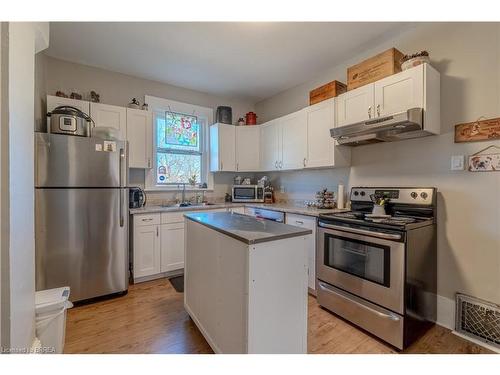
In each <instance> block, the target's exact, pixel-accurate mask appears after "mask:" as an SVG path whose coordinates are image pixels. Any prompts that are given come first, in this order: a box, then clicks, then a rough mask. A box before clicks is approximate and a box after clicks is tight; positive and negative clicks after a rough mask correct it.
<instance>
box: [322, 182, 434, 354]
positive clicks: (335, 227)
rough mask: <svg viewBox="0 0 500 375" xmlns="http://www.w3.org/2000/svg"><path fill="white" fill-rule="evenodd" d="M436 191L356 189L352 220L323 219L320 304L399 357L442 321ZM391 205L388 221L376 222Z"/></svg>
mask: <svg viewBox="0 0 500 375" xmlns="http://www.w3.org/2000/svg"><path fill="white" fill-rule="evenodd" d="M436 195H437V194H436V189H435V188H387V187H381V188H374V187H354V188H352V189H351V196H350V198H351V210H352V211H350V212H343V213H335V214H324V215H320V217H319V224H318V233H317V235H318V241H317V249H316V253H317V254H316V259H317V281H316V282H317V288H316V289H317V291H318V296H317V298H318V303H319V304H320V305H321V306H323V307H325V308H327V309H328V310H330V311H332V312H334V313H336V314H337V315H340V316H341V317H343V318H344V319H346V320H349V321H351V322H352V323H354V324H356V325H358V326H360V327H361V328H363V329H365V330H366V331H368V332H370V333H372V334H374V335H376V336H378V337H380V338H381V339H383V340H384V341H386V342H388V343H390V344H391V345H393V346H395V347H396V348H398V349H404V348H406V347H407V346H408V345H410V344H411V343H412V342H413V341H415V339H417V338H418V337H419V336H421V335H422V334H423V333H424V332H425V331H426V330H427V329H428V328H429V327H430V326H431V325H432V324H433V322H434V321H435V319H436V263H437V262H436V223H435V215H436ZM380 197H385V198H386V199H385V200H386V201H388V203H387V204H386V206H385V207H386V213H387V216H386V217H381V216H378V217H375V216H372V215H371V213H372V210H373V206H374V203H373V202H372V201H373V200H375V199H376V198H380Z"/></svg>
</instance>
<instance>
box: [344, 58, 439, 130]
mask: <svg viewBox="0 0 500 375" xmlns="http://www.w3.org/2000/svg"><path fill="white" fill-rule="evenodd" d="M440 91H441V84H440V75H439V72H438V71H437V70H436V69H434V68H433V67H432V66H430V65H429V64H421V65H419V66H416V67H414V68H411V69H408V70H405V71H402V72H400V73H397V74H394V75H391V76H389V77H386V78H383V79H381V80H379V81H377V82H374V83H370V84H368V85H365V86H362V87H359V88H357V89H355V90H352V91H348V92H346V93H345V94H342V95H339V96H338V97H337V105H336V109H337V123H336V126H337V127H339V126H344V125H350V124H354V123H356V122H361V121H366V120H370V119H377V118H379V117H383V116H389V115H394V114H396V113H399V112H404V111H407V110H408V109H411V108H422V109H423V110H424V130H425V131H427V132H429V133H433V134H439V133H440V123H441V121H440V120H441V119H440V116H441V111H440V106H441V104H440V103H441V102H440V95H441V94H440Z"/></svg>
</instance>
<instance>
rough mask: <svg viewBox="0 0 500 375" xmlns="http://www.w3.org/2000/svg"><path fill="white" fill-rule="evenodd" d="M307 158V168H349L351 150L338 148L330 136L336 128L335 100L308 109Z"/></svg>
mask: <svg viewBox="0 0 500 375" xmlns="http://www.w3.org/2000/svg"><path fill="white" fill-rule="evenodd" d="M306 113H307V158H306V165H305V167H306V168H324V167H338V166H347V165H350V162H351V149H350V148H349V147H345V146H337V145H336V144H335V141H334V140H333V138H332V137H331V136H330V129H331V128H334V127H335V99H329V100H325V101H323V102H321V103H318V104H315V105H312V106H310V107H308V108H306Z"/></svg>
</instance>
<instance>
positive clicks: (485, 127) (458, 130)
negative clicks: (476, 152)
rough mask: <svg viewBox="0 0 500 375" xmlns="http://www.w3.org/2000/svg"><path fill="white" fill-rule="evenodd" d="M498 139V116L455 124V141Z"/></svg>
mask: <svg viewBox="0 0 500 375" xmlns="http://www.w3.org/2000/svg"><path fill="white" fill-rule="evenodd" d="M494 139H500V117H497V118H492V119H484V120H477V121H474V122H468V123H466V124H458V125H455V143H461V142H477V141H489V140H494Z"/></svg>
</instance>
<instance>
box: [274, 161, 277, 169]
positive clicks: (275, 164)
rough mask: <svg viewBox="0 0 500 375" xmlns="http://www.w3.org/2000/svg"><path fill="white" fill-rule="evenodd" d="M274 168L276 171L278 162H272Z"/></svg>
mask: <svg viewBox="0 0 500 375" xmlns="http://www.w3.org/2000/svg"><path fill="white" fill-rule="evenodd" d="M274 168H275V169H278V160H276V161H275V162H274Z"/></svg>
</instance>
